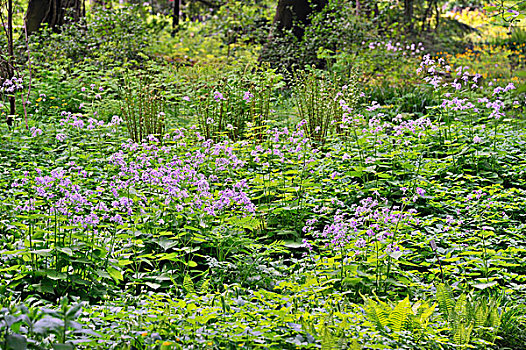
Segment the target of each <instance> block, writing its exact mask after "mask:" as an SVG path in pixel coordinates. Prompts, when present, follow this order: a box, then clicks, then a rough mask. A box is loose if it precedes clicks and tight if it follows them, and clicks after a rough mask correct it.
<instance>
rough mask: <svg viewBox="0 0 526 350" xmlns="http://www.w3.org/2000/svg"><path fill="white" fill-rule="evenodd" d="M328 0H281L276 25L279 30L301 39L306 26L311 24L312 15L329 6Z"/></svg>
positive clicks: (275, 20) (275, 17)
mask: <svg viewBox="0 0 526 350" xmlns="http://www.w3.org/2000/svg"><path fill="white" fill-rule="evenodd" d="M327 3H328V0H312V1H309V0H279V1H278V6H277V7H276V14H275V16H274V22H273V23H274V25H275V26H276V27H277V28H278V30H280V31H282V30H284V29H286V30H290V29H292V32H293V33H294V36H296V38H298V39H301V38H302V37H303V34H304V33H305V29H304V26H305V25H308V24H309V23H310V18H309V17H310V15H311V14H312V13H313V12H314V11H319V10H321V9H322V8H323V7H324V6H325V5H327Z"/></svg>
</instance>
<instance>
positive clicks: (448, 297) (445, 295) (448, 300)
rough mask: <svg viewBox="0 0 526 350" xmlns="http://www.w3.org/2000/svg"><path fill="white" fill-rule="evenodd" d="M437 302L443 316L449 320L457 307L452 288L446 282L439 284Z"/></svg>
mask: <svg viewBox="0 0 526 350" xmlns="http://www.w3.org/2000/svg"><path fill="white" fill-rule="evenodd" d="M437 302H438V309H439V310H440V312H441V313H442V316H443V317H444V319H445V320H446V321H447V319H448V317H449V314H450V313H451V311H452V310H453V309H454V307H455V301H454V299H453V296H452V294H451V290H450V289H449V287H448V286H446V285H445V284H442V283H441V284H439V285H438V286H437Z"/></svg>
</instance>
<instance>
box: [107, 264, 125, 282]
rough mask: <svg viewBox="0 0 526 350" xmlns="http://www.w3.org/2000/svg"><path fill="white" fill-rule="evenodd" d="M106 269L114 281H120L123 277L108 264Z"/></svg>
mask: <svg viewBox="0 0 526 350" xmlns="http://www.w3.org/2000/svg"><path fill="white" fill-rule="evenodd" d="M106 271H108V274H109V275H110V276H111V277H112V278H113V279H114V280H115V281H122V280H123V279H124V278H123V276H122V272H121V271H119V270H117V269H116V268H114V267H113V266H109V267H108V268H107V269H106Z"/></svg>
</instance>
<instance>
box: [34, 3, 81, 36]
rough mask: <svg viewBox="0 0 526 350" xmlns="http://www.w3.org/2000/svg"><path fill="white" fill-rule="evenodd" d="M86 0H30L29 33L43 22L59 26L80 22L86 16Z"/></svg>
mask: <svg viewBox="0 0 526 350" xmlns="http://www.w3.org/2000/svg"><path fill="white" fill-rule="evenodd" d="M83 3H84V0H29V3H28V6H27V12H26V18H25V21H26V28H27V34H28V35H31V33H34V32H36V31H37V30H38V29H39V28H40V26H41V25H42V24H47V25H48V27H49V28H57V27H59V26H61V25H62V24H64V23H70V22H78V21H79V20H80V18H81V17H83V16H84V12H85V10H84V6H83Z"/></svg>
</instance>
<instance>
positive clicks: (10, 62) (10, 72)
mask: <svg viewBox="0 0 526 350" xmlns="http://www.w3.org/2000/svg"><path fill="white" fill-rule="evenodd" d="M14 64H15V63H14V50H13V0H7V78H8V79H13V76H14ZM15 113H16V104H15V96H14V93H13V96H9V115H8V116H7V118H6V123H7V125H8V126H11V125H13V116H14V115H15Z"/></svg>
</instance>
